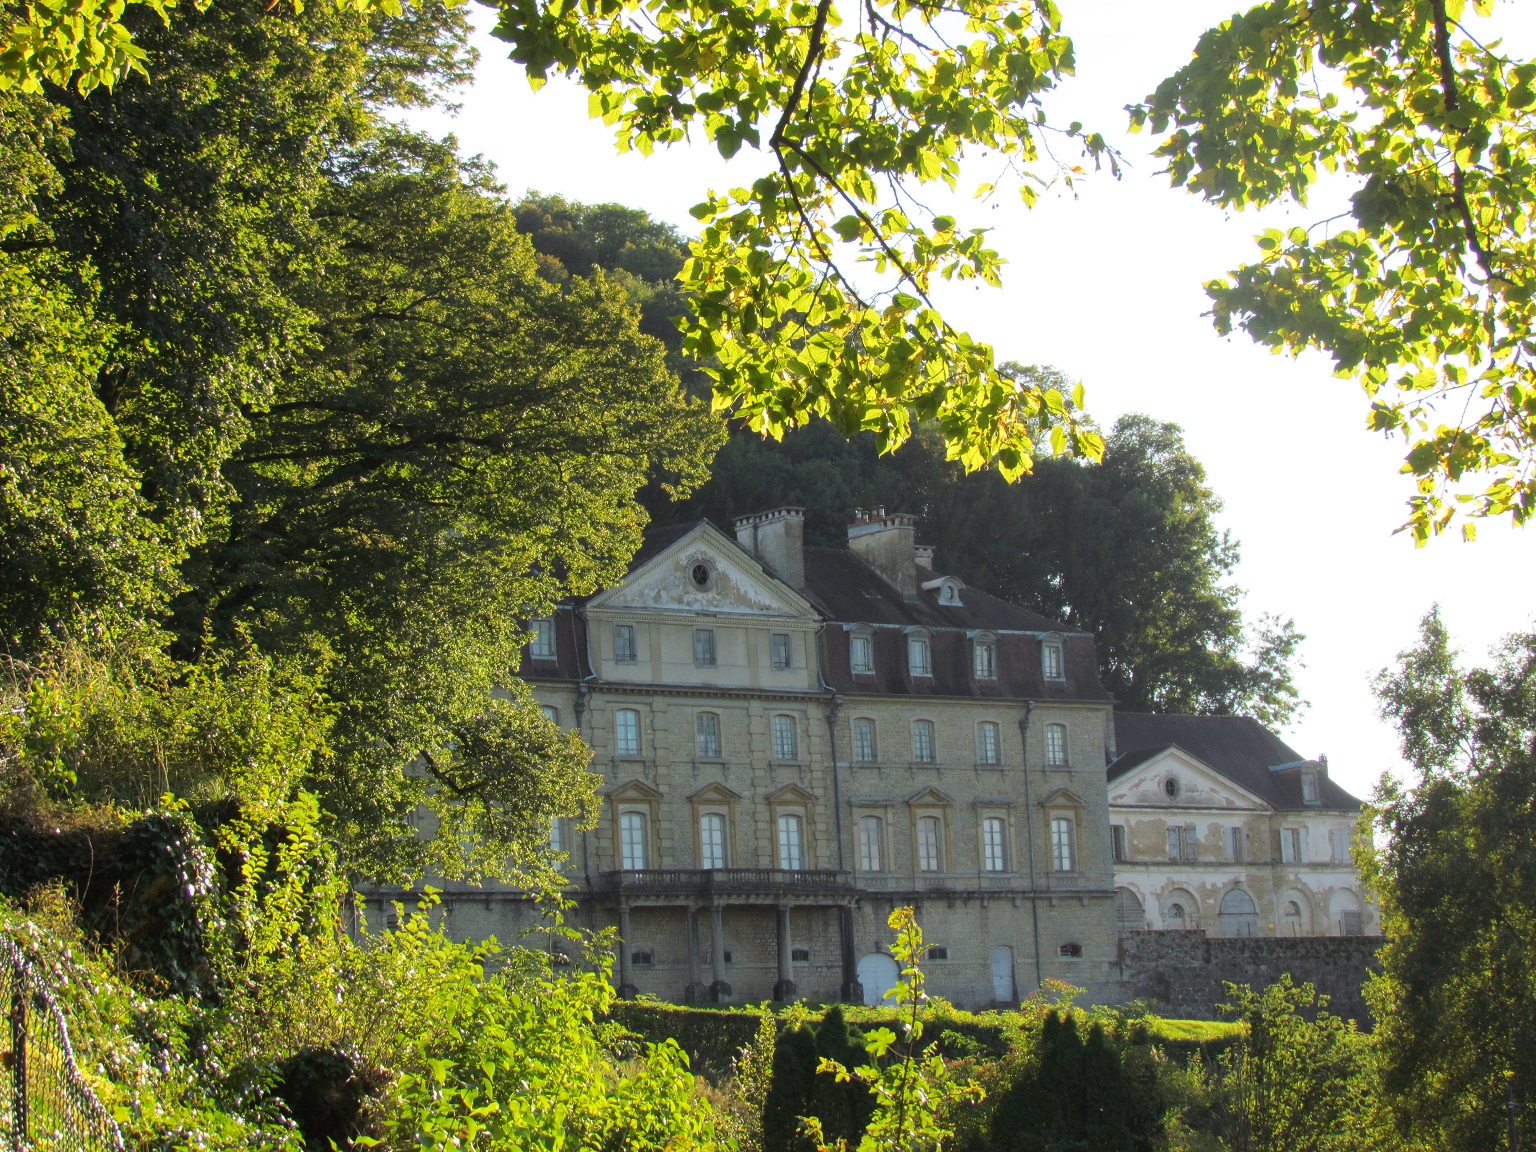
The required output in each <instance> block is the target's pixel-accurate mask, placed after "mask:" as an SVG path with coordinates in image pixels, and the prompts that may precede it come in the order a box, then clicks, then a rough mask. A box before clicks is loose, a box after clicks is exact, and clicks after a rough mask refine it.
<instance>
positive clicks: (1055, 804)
mask: <svg viewBox="0 0 1536 1152" xmlns="http://www.w3.org/2000/svg"><path fill="white" fill-rule="evenodd" d="M1040 807H1042V808H1086V807H1088V803H1087V801H1085V800H1084V799H1083V798H1082V797H1081V796H1079V795H1078V794H1077V793H1076V792H1074V791H1072V789H1070V788H1057V789H1056V790H1055V791H1054V792H1052V793H1051V794H1050V795H1049V796H1047V797H1046V798H1045V799H1044V800H1042V801H1040Z"/></svg>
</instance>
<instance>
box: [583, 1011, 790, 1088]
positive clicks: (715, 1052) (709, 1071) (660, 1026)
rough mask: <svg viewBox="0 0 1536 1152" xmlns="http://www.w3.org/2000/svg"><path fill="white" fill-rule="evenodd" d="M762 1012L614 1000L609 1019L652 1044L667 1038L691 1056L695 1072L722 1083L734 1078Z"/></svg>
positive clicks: (689, 1060) (755, 1032) (754, 1033)
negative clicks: (734, 1067)
mask: <svg viewBox="0 0 1536 1152" xmlns="http://www.w3.org/2000/svg"><path fill="white" fill-rule="evenodd" d="M763 1015H764V1013H763V1010H762V1009H761V1008H746V1007H722V1008H690V1007H687V1006H685V1005H681V1004H665V1003H662V1002H661V1001H658V1000H615V1001H614V1002H613V1006H612V1007H611V1008H610V1009H609V1010H608V1019H610V1020H612V1021H613V1022H614V1023H616V1024H618V1025H620V1026H621V1027H624V1028H626V1029H628V1030H629V1031H631V1032H633V1033H635V1034H636V1035H637V1036H639V1037H640V1038H641V1039H642V1040H644V1041H645V1042H646V1043H649V1044H660V1043H661V1042H662V1041H663V1040H666V1039H668V1038H670V1039H673V1040H676V1041H677V1045H678V1047H679V1048H681V1049H682V1050H683V1051H684V1052H686V1053H687V1054H688V1062H689V1064H690V1065H691V1066H692V1068H693V1070H694V1072H696V1073H697V1074H698V1075H700V1076H703V1077H704V1078H705V1079H706V1080H713V1081H720V1080H723V1079H724V1078H725V1077H727V1076H729V1075H730V1074H731V1065H732V1063H733V1062H734V1061H735V1060H736V1057H737V1055H738V1054H739V1053H740V1051H741V1050H742V1049H743V1048H745V1047H746V1046H747V1045H748V1044H750V1043H751V1042H752V1038H753V1037H754V1036H756V1035H757V1026H758V1023H759V1022H760V1021H761V1020H762V1018H763Z"/></svg>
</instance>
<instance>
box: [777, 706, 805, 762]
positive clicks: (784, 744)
mask: <svg viewBox="0 0 1536 1152" xmlns="http://www.w3.org/2000/svg"><path fill="white" fill-rule="evenodd" d="M798 728H799V725H798V724H796V723H795V718H794V717H793V716H775V717H774V718H773V758H774V759H775V760H798V759H800V744H799V733H798V731H797V729H798Z"/></svg>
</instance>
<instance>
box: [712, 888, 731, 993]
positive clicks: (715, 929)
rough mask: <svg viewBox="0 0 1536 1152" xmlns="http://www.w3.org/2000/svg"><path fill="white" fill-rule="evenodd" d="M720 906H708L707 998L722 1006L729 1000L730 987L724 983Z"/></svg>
mask: <svg viewBox="0 0 1536 1152" xmlns="http://www.w3.org/2000/svg"><path fill="white" fill-rule="evenodd" d="M720 911H721V909H720V905H719V904H711V905H710V906H709V931H710V938H709V968H710V977H711V980H712V983H711V984H710V986H709V998H710V999H711V1000H713V1001H714V1002H715V1003H716V1004H723V1003H725V1001H727V1000H729V999H730V998H731V986H730V985H729V984H727V983H726V982H725V925H724V924H723V923H722V917H721V915H720Z"/></svg>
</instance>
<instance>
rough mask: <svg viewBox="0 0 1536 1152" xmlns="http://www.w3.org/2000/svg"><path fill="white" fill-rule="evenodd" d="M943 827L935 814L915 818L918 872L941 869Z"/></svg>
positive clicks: (938, 870)
mask: <svg viewBox="0 0 1536 1152" xmlns="http://www.w3.org/2000/svg"><path fill="white" fill-rule="evenodd" d="M943 831H944V830H943V827H942V826H941V825H940V823H939V818H938V817H937V816H919V817H918V818H917V870H918V871H919V872H940V871H943V854H942V850H941V845H942V841H943Z"/></svg>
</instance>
